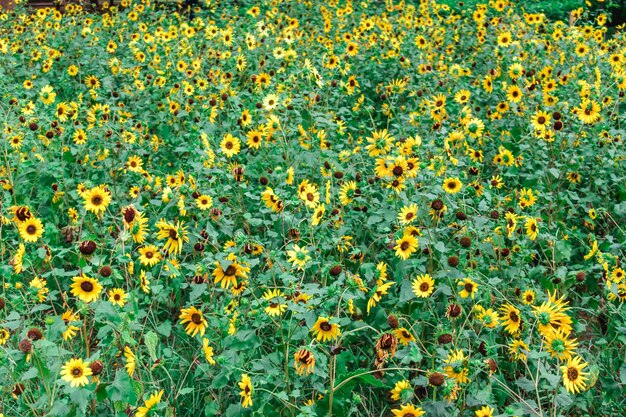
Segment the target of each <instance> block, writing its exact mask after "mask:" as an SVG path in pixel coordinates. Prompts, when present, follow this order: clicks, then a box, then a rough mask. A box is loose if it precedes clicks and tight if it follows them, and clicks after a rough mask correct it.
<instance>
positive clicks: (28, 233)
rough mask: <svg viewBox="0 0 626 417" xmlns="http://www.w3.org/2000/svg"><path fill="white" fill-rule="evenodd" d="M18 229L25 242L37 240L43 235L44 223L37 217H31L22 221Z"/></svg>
mask: <svg viewBox="0 0 626 417" xmlns="http://www.w3.org/2000/svg"><path fill="white" fill-rule="evenodd" d="M18 230H19V233H20V236H21V237H22V239H24V241H25V242H36V241H37V239H39V238H40V237H41V236H43V224H42V223H41V220H39V219H38V218H36V217H30V218H28V219H26V220H24V221H23V222H21V223H20V224H19V229H18Z"/></svg>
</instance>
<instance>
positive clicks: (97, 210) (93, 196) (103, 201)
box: [82, 185, 111, 216]
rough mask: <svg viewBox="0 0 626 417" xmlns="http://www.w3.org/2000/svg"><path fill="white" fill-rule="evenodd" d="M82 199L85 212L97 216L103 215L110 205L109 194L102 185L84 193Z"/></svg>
mask: <svg viewBox="0 0 626 417" xmlns="http://www.w3.org/2000/svg"><path fill="white" fill-rule="evenodd" d="M82 197H83V199H84V200H85V202H84V204H85V210H87V211H90V212H92V213H94V214H96V215H98V216H100V215H101V214H102V213H104V212H105V210H106V209H107V207H108V206H109V204H110V203H111V193H110V192H109V190H107V189H106V188H105V187H104V186H103V185H99V186H97V187H94V188H92V189H90V190H88V191H85V192H84V193H83V195H82Z"/></svg>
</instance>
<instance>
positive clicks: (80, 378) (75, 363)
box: [61, 359, 91, 388]
mask: <svg viewBox="0 0 626 417" xmlns="http://www.w3.org/2000/svg"><path fill="white" fill-rule="evenodd" d="M89 375H91V368H90V367H89V363H88V362H83V360H82V359H70V360H69V361H67V362H65V365H63V368H61V377H62V379H63V380H64V381H67V382H69V383H70V386H71V387H72V388H75V387H83V386H85V385H87V384H88V383H89V379H88V378H87V377H88V376H89Z"/></svg>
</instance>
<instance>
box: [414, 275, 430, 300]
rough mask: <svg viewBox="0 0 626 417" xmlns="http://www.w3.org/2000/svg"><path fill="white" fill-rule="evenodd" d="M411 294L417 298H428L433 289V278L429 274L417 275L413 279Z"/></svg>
mask: <svg viewBox="0 0 626 417" xmlns="http://www.w3.org/2000/svg"><path fill="white" fill-rule="evenodd" d="M412 288H413V294H415V296H416V297H419V298H428V297H430V295H431V294H432V293H433V290H434V289H435V280H434V279H433V277H432V276H430V274H424V275H418V276H417V278H415V279H414V280H413V284H412Z"/></svg>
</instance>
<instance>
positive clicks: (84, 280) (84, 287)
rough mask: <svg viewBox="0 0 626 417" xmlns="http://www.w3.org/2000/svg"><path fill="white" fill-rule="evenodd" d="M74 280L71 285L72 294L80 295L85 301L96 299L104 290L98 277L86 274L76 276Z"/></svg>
mask: <svg viewBox="0 0 626 417" xmlns="http://www.w3.org/2000/svg"><path fill="white" fill-rule="evenodd" d="M72 282H73V284H72V285H70V288H71V289H72V295H74V296H76V297H78V298H79V299H80V300H82V301H84V302H85V303H90V302H92V301H96V300H97V299H98V296H99V295H100V292H101V291H102V285H100V283H99V282H98V280H97V279H96V278H89V277H88V276H87V275H85V274H82V275H81V276H78V277H74V278H73V279H72Z"/></svg>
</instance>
